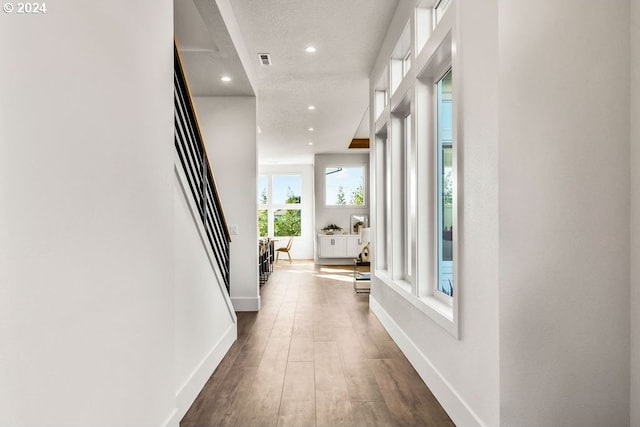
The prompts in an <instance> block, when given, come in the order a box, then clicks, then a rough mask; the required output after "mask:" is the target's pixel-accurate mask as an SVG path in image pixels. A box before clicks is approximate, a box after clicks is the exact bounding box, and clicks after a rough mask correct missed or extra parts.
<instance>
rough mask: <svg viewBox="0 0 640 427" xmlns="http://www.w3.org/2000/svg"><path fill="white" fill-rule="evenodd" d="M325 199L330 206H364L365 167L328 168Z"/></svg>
mask: <svg viewBox="0 0 640 427" xmlns="http://www.w3.org/2000/svg"><path fill="white" fill-rule="evenodd" d="M325 200H326V204H327V205H328V206H364V204H365V196H364V167H362V166H355V167H332V168H326V169H325Z"/></svg>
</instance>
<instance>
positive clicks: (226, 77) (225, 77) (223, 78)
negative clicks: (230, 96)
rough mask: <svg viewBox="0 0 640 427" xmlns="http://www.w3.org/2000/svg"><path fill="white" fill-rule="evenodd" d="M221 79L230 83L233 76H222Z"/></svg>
mask: <svg viewBox="0 0 640 427" xmlns="http://www.w3.org/2000/svg"><path fill="white" fill-rule="evenodd" d="M220 80H222V81H223V82H225V83H229V82H230V81H231V77H229V76H222V77H220Z"/></svg>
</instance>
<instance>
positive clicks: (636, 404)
mask: <svg viewBox="0 0 640 427" xmlns="http://www.w3.org/2000/svg"><path fill="white" fill-rule="evenodd" d="M630 94H631V115H630V118H631V425H632V426H640V120H638V117H640V0H631V90H630Z"/></svg>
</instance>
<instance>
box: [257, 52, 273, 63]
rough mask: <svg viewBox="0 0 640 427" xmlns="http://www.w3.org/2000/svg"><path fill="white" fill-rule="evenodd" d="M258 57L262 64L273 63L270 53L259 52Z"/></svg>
mask: <svg viewBox="0 0 640 427" xmlns="http://www.w3.org/2000/svg"><path fill="white" fill-rule="evenodd" d="M258 58H260V63H261V64H262V65H271V57H270V56H269V54H268V53H259V54H258Z"/></svg>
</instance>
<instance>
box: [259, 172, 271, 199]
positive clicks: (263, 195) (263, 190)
mask: <svg viewBox="0 0 640 427" xmlns="http://www.w3.org/2000/svg"><path fill="white" fill-rule="evenodd" d="M268 187H269V180H268V179H267V176H266V175H260V176H259V177H258V204H260V205H266V204H267V200H268V194H267V191H269V190H268Z"/></svg>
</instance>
